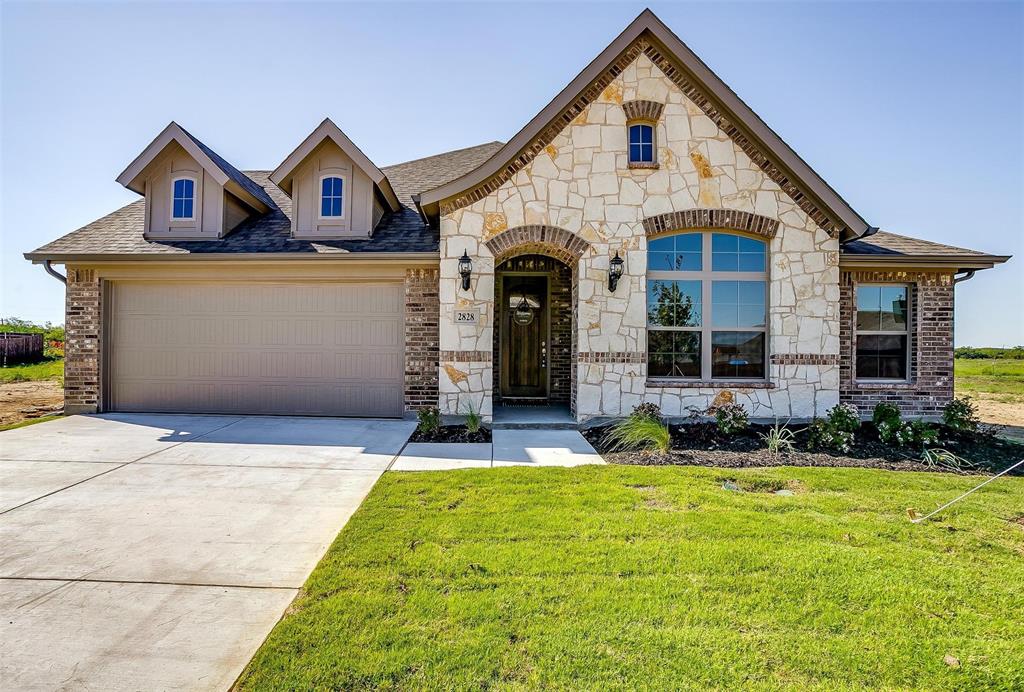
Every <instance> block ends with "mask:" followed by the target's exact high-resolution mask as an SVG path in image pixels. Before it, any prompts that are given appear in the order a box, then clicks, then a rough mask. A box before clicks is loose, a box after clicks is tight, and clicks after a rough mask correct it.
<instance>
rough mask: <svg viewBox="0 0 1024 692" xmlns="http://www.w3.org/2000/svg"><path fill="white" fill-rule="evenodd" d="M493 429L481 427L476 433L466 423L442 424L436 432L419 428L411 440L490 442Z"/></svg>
mask: <svg viewBox="0 0 1024 692" xmlns="http://www.w3.org/2000/svg"><path fill="white" fill-rule="evenodd" d="M490 441H491V431H490V430H488V429H487V428H480V430H479V431H477V432H475V433H470V432H469V431H468V430H466V426H465V425H442V426H441V427H440V428H438V429H437V430H436V431H435V432H432V433H429V434H424V433H422V432H420V430H419V429H418V428H417V429H416V432H414V433H413V434H412V437H410V438H409V442H448V443H451V442H490Z"/></svg>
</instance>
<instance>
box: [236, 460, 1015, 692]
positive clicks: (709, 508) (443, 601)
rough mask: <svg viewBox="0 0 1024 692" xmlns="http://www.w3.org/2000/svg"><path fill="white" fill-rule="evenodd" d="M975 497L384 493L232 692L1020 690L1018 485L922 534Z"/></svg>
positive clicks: (763, 492)
mask: <svg viewBox="0 0 1024 692" xmlns="http://www.w3.org/2000/svg"><path fill="white" fill-rule="evenodd" d="M727 479H735V480H737V482H738V484H739V485H740V486H741V487H742V488H745V489H746V491H745V492H736V491H728V490H723V489H722V483H723V481H724V480H727ZM977 482H978V479H977V478H976V477H971V478H965V477H960V476H952V475H946V474H932V473H894V472H890V471H878V470H866V469H820V468H813V469H807V468H801V469H797V468H777V469H772V470H739V471H737V470H726V469H709V468H680V467H668V468H666V467H622V466H608V467H583V468H577V469H486V470H470V471H452V472H434V473H404V474H399V473H387V474H385V475H384V477H383V478H382V479H381V480H380V482H379V483H378V484H377V486H376V487H375V488H374V490H373V491H372V492H371V494H370V496H369V497H368V498H367V500H366V501H365V502H364V503H363V505H362V507H361V508H360V509H359V510H358V512H357V513H356V514H355V516H354V517H353V518H352V519H351V521H350V522H349V524H348V525H347V526H346V527H345V529H344V530H343V531H342V532H341V533H340V534H339V536H338V538H337V540H336V541H335V543H334V545H333V546H332V547H331V548H330V550H329V552H328V553H327V555H326V556H325V557H324V559H323V560H322V561H321V563H320V565H319V566H318V567H317V568H316V570H315V571H314V572H313V574H312V575H311V576H310V578H309V580H308V582H307V583H306V586H305V589H304V591H303V593H302V594H301V595H300V596H299V598H298V599H297V600H296V602H295V603H294V604H293V606H292V608H291V609H290V610H289V612H288V614H287V615H286V616H285V618H284V619H283V620H282V621H281V622H280V623H279V624H278V625H277V627H276V628H275V629H274V631H273V632H272V633H271V635H270V636H269V638H268V639H267V641H266V642H265V643H264V645H263V647H262V648H261V649H260V650H259V652H258V653H257V655H256V656H255V658H254V659H253V660H252V662H251V663H250V664H249V666H248V668H247V669H246V671H245V672H244V674H243V675H242V677H241V678H240V680H239V687H240V688H242V689H259V690H269V689H352V688H369V687H383V688H392V689H410V688H413V689H420V688H445V689H453V688H454V689H459V688H469V687H474V688H487V687H497V688H523V687H530V688H532V687H540V686H545V687H559V688H572V689H595V688H606V687H612V688H620V689H633V688H646V689H650V688H654V689H658V688H661V689H668V688H673V689H678V688H706V687H715V688H725V689H738V688H744V689H751V688H762V689H764V688H772V689H777V688H809V687H811V688H819V689H837V688H859V687H862V686H868V687H889V688H931V689H952V688H964V687H971V688H989V689H1021V688H1024V618H1022V617H1021V613H1022V612H1024V589H1021V584H1022V583H1024V478H1008V479H1000V480H998V481H996V482H994V483H992V484H991V485H990V486H988V487H986V488H985V489H983V490H982V491H980V492H979V493H977V494H975V495H972V496H971V497H970V498H968V499H967V500H966V501H965V502H963V503H961V504H959V505H957V506H955V507H954V508H953V509H952V510H951V511H949V512H948V513H947V514H946V515H945V516H944V517H942V518H941V520H940V521H933V522H930V523H926V524H923V525H913V524H911V523H910V522H909V521H908V519H907V516H906V510H907V508H909V507H913V508H916V509H917V510H918V511H919V512H922V513H924V512H925V511H928V510H930V509H933V508H935V507H937V506H938V505H940V504H942V503H943V502H945V501H947V500H949V499H952V497H954V496H955V495H956V494H959V493H960V492H962V491H964V490H966V489H967V488H969V487H971V486H972V485H974V484H976V483H977ZM779 488H788V489H790V490H792V491H793V492H794V495H792V496H778V495H774V494H772V491H774V490H776V489H779ZM947 656H952V657H955V659H957V660H958V661H959V663H957V662H956V661H953V660H952V659H949V662H946V661H944V659H945V658H946V657H947Z"/></svg>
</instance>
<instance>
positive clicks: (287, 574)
mask: <svg viewBox="0 0 1024 692" xmlns="http://www.w3.org/2000/svg"><path fill="white" fill-rule="evenodd" d="M413 428H414V424H413V423H410V422H403V421H381V420H339V419H316V418H276V417H251V418H247V417H239V416H175V415H126V414H121V415H116V414H112V415H103V416H73V417H70V418H65V419H61V420H59V421H53V422H49V423H41V424H38V425H33V426H29V427H26V428H21V429H18V430H12V431H8V432H3V433H0V623H2V624H0V652H2V654H0V687H2V688H3V689H11V690H15V689H17V690H54V689H97V690H111V691H114V690H141V689H145V690H166V689H187V690H224V689H227V688H228V687H229V686H230V685H231V684H232V682H233V681H234V680H235V678H236V677H237V676H238V674H239V673H240V672H241V670H242V669H243V667H244V666H245V664H246V663H247V662H248V660H249V658H250V657H251V656H252V654H253V653H255V651H256V649H257V648H258V647H259V645H260V643H261V642H262V641H263V639H264V638H265V637H266V635H267V634H268V633H269V632H270V630H271V628H272V627H273V626H274V624H275V623H276V622H277V620H278V619H279V618H280V617H281V615H282V613H283V612H284V610H285V608H286V607H287V606H288V604H289V603H290V602H291V600H292V599H293V597H294V596H295V594H296V592H297V589H298V588H299V587H300V586H301V585H302V583H303V582H304V581H305V579H306V577H307V576H308V575H309V573H310V571H311V570H312V569H313V567H314V566H315V565H316V563H317V562H318V561H319V559H320V557H321V556H322V555H323V553H324V551H325V550H326V549H327V547H328V545H329V544H330V543H331V541H332V540H333V539H334V537H335V536H336V535H337V533H338V531H339V530H340V529H341V528H342V526H344V524H345V522H346V521H347V520H348V518H349V517H350V516H351V515H352V513H353V512H354V511H355V510H356V508H357V507H358V506H359V504H360V503H361V502H362V501H363V498H364V497H365V496H366V494H367V493H368V492H369V491H370V489H371V488H372V487H373V484H374V483H375V482H376V481H377V479H378V478H379V477H380V475H381V473H383V471H384V470H385V469H386V468H387V467H388V465H389V464H390V463H391V462H392V461H393V460H394V458H395V455H396V454H397V453H398V451H399V450H400V449H401V448H402V445H403V444H405V441H406V440H407V439H408V437H409V435H410V434H411V433H412V431H413Z"/></svg>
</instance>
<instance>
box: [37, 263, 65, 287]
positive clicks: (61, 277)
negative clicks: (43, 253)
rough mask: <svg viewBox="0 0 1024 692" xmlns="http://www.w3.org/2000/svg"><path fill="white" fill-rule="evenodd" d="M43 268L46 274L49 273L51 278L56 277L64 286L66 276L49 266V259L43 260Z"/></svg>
mask: <svg viewBox="0 0 1024 692" xmlns="http://www.w3.org/2000/svg"><path fill="white" fill-rule="evenodd" d="M43 269H45V270H46V273H47V274H49V275H50V276H52V277H53V278H55V279H57V281H60V282H61V283H62V284H64V285H65V286H66V285H67V283H68V277H66V276H64V275H63V274H61V273H60V272H59V271H57V270H56V269H54V268H53V267H52V266H50V260H43Z"/></svg>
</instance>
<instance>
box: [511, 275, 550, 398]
mask: <svg viewBox="0 0 1024 692" xmlns="http://www.w3.org/2000/svg"><path fill="white" fill-rule="evenodd" d="M501 296H502V300H501V327H500V328H501V344H500V348H501V396H502V397H504V398H516V397H519V398H543V397H547V395H548V304H547V302H548V278H547V277H546V276H505V277H502V291H501Z"/></svg>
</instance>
